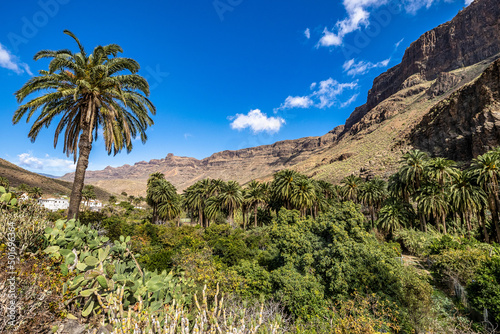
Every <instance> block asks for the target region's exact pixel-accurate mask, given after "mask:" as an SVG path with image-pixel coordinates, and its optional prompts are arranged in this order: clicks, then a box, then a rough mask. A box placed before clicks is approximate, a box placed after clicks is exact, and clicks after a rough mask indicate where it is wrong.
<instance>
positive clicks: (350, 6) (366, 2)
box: [316, 0, 472, 47]
mask: <svg viewBox="0 0 500 334" xmlns="http://www.w3.org/2000/svg"><path fill="white" fill-rule="evenodd" d="M445 1H446V2H450V1H453V0H445ZM464 1H465V4H466V5H468V4H470V3H471V2H472V0H464ZM389 2H390V0H343V5H344V8H345V10H346V12H347V17H346V18H344V19H343V20H340V21H337V23H336V24H335V27H333V28H332V29H329V28H327V27H325V29H324V30H323V36H321V38H320V40H319V41H318V43H317V44H316V47H320V46H323V47H332V46H341V45H342V44H343V40H344V37H345V36H346V35H348V34H350V33H352V32H354V31H356V30H359V29H361V28H363V27H364V28H366V27H368V26H369V25H370V16H371V12H372V11H373V10H374V9H377V8H380V7H383V6H385V5H387V4H389ZM437 2H439V0H401V6H402V8H404V10H405V11H406V12H407V13H409V14H415V13H416V12H417V11H418V10H420V9H421V8H423V7H425V8H429V7H430V6H432V5H433V4H434V3H437Z"/></svg>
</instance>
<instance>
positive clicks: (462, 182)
mask: <svg viewBox="0 0 500 334" xmlns="http://www.w3.org/2000/svg"><path fill="white" fill-rule="evenodd" d="M474 181H475V177H474V176H473V174H472V173H471V172H467V171H466V172H462V171H459V172H457V173H456V174H455V175H454V177H453V181H452V184H451V187H450V191H449V198H450V203H451V205H452V207H453V209H454V210H455V212H456V213H458V215H459V216H460V219H461V221H462V225H466V226H467V231H468V233H469V236H470V230H471V224H470V222H471V216H472V215H473V214H474V213H476V214H477V213H479V212H480V211H481V210H482V208H484V206H485V205H486V194H485V193H484V191H483V190H482V189H481V188H480V187H479V186H477V185H476V184H474ZM478 216H479V215H478ZM445 233H446V230H445ZM485 237H486V238H487V235H486V236H485Z"/></svg>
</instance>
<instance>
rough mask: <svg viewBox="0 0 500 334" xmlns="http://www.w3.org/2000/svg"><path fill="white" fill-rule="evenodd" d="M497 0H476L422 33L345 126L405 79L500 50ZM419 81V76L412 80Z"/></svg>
mask: <svg viewBox="0 0 500 334" xmlns="http://www.w3.org/2000/svg"><path fill="white" fill-rule="evenodd" d="M499 31H500V5H499V3H498V0H476V1H474V2H473V3H472V4H471V5H469V6H468V7H467V8H465V9H464V10H462V11H460V12H459V13H458V15H457V16H456V17H455V18H453V20H451V21H449V22H447V23H444V24H442V25H440V26H438V27H437V28H435V29H432V30H431V31H428V32H426V33H425V34H423V35H422V36H421V37H420V38H419V39H418V40H416V41H415V42H413V43H412V44H411V45H410V47H409V48H408V49H407V50H406V52H405V54H404V56H403V60H402V61H401V63H400V64H399V65H396V66H394V67H393V68H391V69H389V70H388V71H387V72H385V73H383V74H381V75H380V76H378V77H377V78H376V79H375V80H374V82H373V87H372V89H370V91H369V92H368V99H367V102H366V104H365V105H363V106H361V107H358V108H356V109H355V110H354V112H353V113H352V114H351V116H350V117H349V118H348V119H347V121H346V124H345V129H346V131H345V132H347V130H350V129H351V128H352V127H353V126H354V125H355V124H356V123H358V122H359V121H360V120H361V119H362V118H363V117H364V116H365V115H366V114H367V113H368V112H369V111H370V110H371V109H373V108H374V107H376V106H377V105H378V104H379V103H380V102H382V101H383V100H385V99H387V98H389V97H390V96H391V95H393V94H395V93H396V92H398V91H400V90H401V89H404V88H407V87H408V84H409V83H411V82H408V81H407V79H409V78H411V77H412V76H415V75H417V76H418V78H419V79H421V80H425V81H432V80H434V79H436V77H437V76H438V75H439V74H441V73H443V72H450V71H452V70H455V69H458V68H461V67H466V66H470V65H473V64H476V63H478V62H480V61H482V60H484V59H486V58H488V57H491V56H494V55H496V54H498V53H499V52H500V34H499ZM414 83H415V84H419V83H420V82H419V81H418V80H415V81H414Z"/></svg>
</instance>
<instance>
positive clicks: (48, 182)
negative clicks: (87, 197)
mask: <svg viewBox="0 0 500 334" xmlns="http://www.w3.org/2000/svg"><path fill="white" fill-rule="evenodd" d="M0 176H3V177H5V178H7V180H9V183H10V186H11V187H17V186H19V185H20V184H21V183H24V184H27V185H28V186H30V187H39V188H40V189H42V192H43V194H44V197H45V196H57V195H67V196H69V195H70V194H71V187H72V183H71V182H67V181H63V180H59V179H53V178H50V177H46V176H42V175H40V174H37V173H32V172H30V171H27V170H26V169H23V168H21V167H19V166H16V165H14V164H13V163H10V162H8V161H7V160H4V159H0ZM95 193H96V196H97V198H98V199H100V200H106V201H107V200H108V198H109V196H110V193H109V192H107V191H104V190H102V189H100V188H96V189H95Z"/></svg>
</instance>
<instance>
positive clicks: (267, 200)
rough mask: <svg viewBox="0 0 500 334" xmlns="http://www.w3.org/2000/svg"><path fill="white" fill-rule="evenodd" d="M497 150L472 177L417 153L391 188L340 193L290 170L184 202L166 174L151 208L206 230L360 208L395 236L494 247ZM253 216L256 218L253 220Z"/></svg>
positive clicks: (197, 191) (343, 188)
mask: <svg viewBox="0 0 500 334" xmlns="http://www.w3.org/2000/svg"><path fill="white" fill-rule="evenodd" d="M499 165H500V149H497V150H493V151H490V152H488V153H486V154H484V155H482V156H479V157H477V158H476V159H474V160H473V161H472V164H471V165H470V167H469V168H467V169H460V168H458V166H457V164H456V163H455V162H453V161H451V160H448V159H444V158H429V157H428V156H427V154H426V153H424V152H422V151H419V150H413V151H409V152H407V153H406V154H404V155H403V157H402V160H401V166H400V168H399V170H398V171H397V172H396V173H395V174H393V175H391V176H390V177H389V180H388V181H385V180H383V179H380V178H373V179H370V180H363V179H361V178H360V177H358V176H354V175H351V176H348V177H346V178H344V179H343V180H342V182H341V184H340V185H333V184H331V183H329V182H326V181H321V180H312V179H309V178H308V177H306V176H305V175H302V174H300V173H298V172H296V171H293V170H282V171H280V172H277V173H276V174H275V175H274V178H273V180H272V181H271V182H258V181H256V180H253V181H251V182H249V183H248V184H246V185H245V186H240V184H238V182H235V181H228V182H225V181H223V180H220V179H204V180H200V181H198V182H196V183H195V184H193V185H192V186H190V187H189V188H187V189H186V190H185V191H184V192H183V194H182V195H180V194H178V193H177V189H176V188H175V187H174V186H173V185H172V184H171V183H170V182H168V181H167V180H165V178H164V176H163V174H161V173H154V174H152V175H151V176H150V178H149V180H148V191H147V197H146V201H147V203H148V204H149V205H150V206H151V207H152V209H153V221H154V222H158V221H166V220H172V219H174V218H177V217H179V215H180V214H181V212H183V211H184V212H186V213H187V215H188V216H190V217H192V218H194V219H197V221H198V223H199V224H200V226H202V227H208V226H210V224H211V223H213V222H215V221H220V220H225V221H227V222H229V223H230V224H232V225H233V226H234V225H235V217H236V214H237V213H240V214H241V217H242V219H240V220H239V222H240V223H241V225H242V226H243V228H246V227H247V226H249V223H250V219H251V218H253V219H252V221H253V225H254V226H257V225H258V224H259V220H258V219H259V218H258V216H259V215H258V209H259V208H261V209H262V210H267V211H268V212H269V211H271V210H272V211H275V212H277V211H279V210H280V209H281V208H286V209H295V210H298V211H299V212H300V214H301V215H302V216H306V215H311V216H313V217H316V216H317V215H318V214H319V213H320V212H324V211H326V210H328V208H329V206H330V205H331V204H332V203H334V202H335V201H341V202H342V201H353V202H355V203H357V204H360V205H362V206H363V208H364V209H365V210H366V213H367V215H368V217H369V220H370V223H371V226H372V228H374V227H379V228H381V229H382V230H385V231H386V232H387V233H389V234H392V233H393V232H394V231H395V230H397V229H399V228H400V227H419V228H421V230H422V231H427V228H428V225H432V226H434V227H435V228H437V229H438V230H439V231H441V232H443V233H447V232H448V231H449V229H450V224H451V227H452V228H453V229H454V231H462V230H464V231H467V232H468V234H469V235H470V234H471V232H472V230H474V229H475V228H477V227H481V228H482V230H483V233H484V238H485V241H487V242H489V239H490V229H489V226H490V225H489V221H491V222H492V225H491V226H492V227H494V229H495V233H494V234H496V239H497V240H500V228H499V220H500V219H499V210H500V201H499V197H498V179H499V178H500V168H499V167H498V166H499ZM252 215H253V217H251V216H252Z"/></svg>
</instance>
